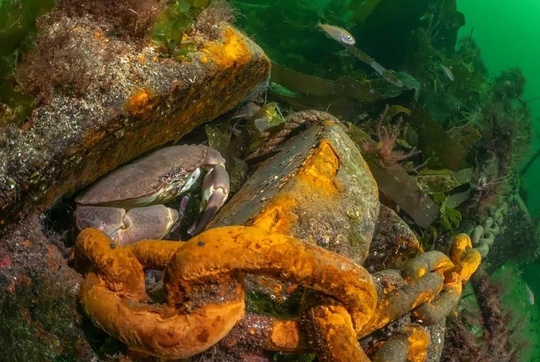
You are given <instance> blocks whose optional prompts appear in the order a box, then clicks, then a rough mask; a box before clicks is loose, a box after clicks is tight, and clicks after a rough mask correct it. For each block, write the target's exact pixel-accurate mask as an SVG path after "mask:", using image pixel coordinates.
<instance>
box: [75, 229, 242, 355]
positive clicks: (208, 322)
mask: <svg viewBox="0 0 540 362" xmlns="http://www.w3.org/2000/svg"><path fill="white" fill-rule="evenodd" d="M76 244H77V251H78V253H81V254H82V256H83V257H85V258H88V259H89V260H90V262H91V263H92V264H93V265H94V270H93V271H91V272H90V273H88V274H87V275H86V277H85V279H84V281H83V283H82V285H81V290H80V299H81V304H82V307H83V309H84V311H85V313H86V314H87V315H88V316H89V317H90V319H91V320H92V321H93V322H94V323H95V324H96V325H97V326H99V327H100V328H102V329H103V330H105V331H106V332H107V333H109V334H110V335H112V336H113V337H115V338H117V339H119V340H120V341H122V342H123V343H125V344H127V345H128V346H129V347H130V348H131V349H134V350H138V351H143V352H145V353H150V354H152V355H155V356H159V357H162V358H188V357H190V356H193V355H195V354H198V353H201V352H203V351H205V350H206V349H208V348H210V347H211V346H212V345H214V344H215V343H217V342H218V341H219V340H221V339H222V338H223V337H224V336H225V335H227V334H228V333H229V331H230V330H231V329H232V328H233V327H234V325H235V324H236V322H237V321H238V320H239V319H240V318H241V317H242V315H243V314H244V295H245V291H244V289H243V285H242V283H236V285H235V287H234V290H233V291H232V293H233V294H234V298H231V299H229V300H227V301H225V302H223V303H219V304H207V305H204V306H201V307H199V308H197V309H196V310H194V311H191V312H190V313H181V312H179V311H178V310H176V309H173V308H169V307H168V306H167V305H161V304H157V303H155V304H150V303H149V301H150V299H149V297H148V296H147V294H146V291H145V284H144V274H143V269H144V268H150V267H151V268H156V269H162V268H164V267H165V265H166V264H167V262H168V261H169V260H170V257H171V256H172V255H173V254H174V253H175V252H177V251H180V250H181V249H182V248H183V247H184V245H185V244H183V243H178V242H170V241H162V240H153V241H144V242H141V243H136V244H133V245H130V246H124V247H118V246H117V247H113V242H112V240H111V239H109V238H108V237H107V236H106V235H105V234H104V233H103V232H101V231H99V230H97V229H86V230H83V231H82V232H81V233H80V234H79V236H78V237H77V242H76Z"/></svg>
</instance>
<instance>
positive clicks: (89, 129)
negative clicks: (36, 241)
mask: <svg viewBox="0 0 540 362" xmlns="http://www.w3.org/2000/svg"><path fill="white" fill-rule="evenodd" d="M60 21H62V22H72V23H73V27H74V28H75V29H74V30H73V32H74V33H75V34H76V36H77V39H78V41H79V43H77V44H66V47H68V46H72V47H73V46H80V47H84V50H85V53H84V54H81V56H83V55H84V56H85V57H91V59H92V60H93V61H94V63H95V65H94V68H95V69H93V72H94V73H93V74H91V77H90V76H89V75H88V74H86V75H85V76H86V77H89V79H95V81H96V82H97V81H98V80H99V82H100V86H95V87H90V88H89V90H88V91H87V92H86V93H84V94H83V95H81V96H80V97H78V98H75V97H68V96H65V95H61V94H53V96H52V98H51V99H50V100H49V101H48V102H47V103H45V104H44V105H41V106H39V107H38V108H36V109H35V110H34V111H33V114H32V116H31V119H30V120H29V121H28V122H27V123H26V124H24V125H23V126H22V127H17V126H15V125H9V126H7V127H5V128H4V129H2V130H1V131H0V160H1V161H0V226H4V227H5V226H6V225H7V224H10V223H12V222H14V221H18V220H21V219H22V218H23V217H24V215H25V214H27V213H28V212H29V209H31V208H36V207H39V208H40V209H45V208H47V207H50V206H51V205H52V204H53V203H54V202H55V201H56V200H58V199H59V197H60V196H62V195H64V194H66V193H71V192H73V191H75V190H78V189H80V188H82V187H84V186H86V185H88V184H90V183H91V182H93V181H94V180H95V179H96V178H98V177H99V176H102V175H104V174H105V173H107V172H109V171H111V170H112V169H114V168H116V167H117V166H118V165H120V164H123V163H126V162H128V161H129V160H131V159H133V158H135V157H137V156H139V155H141V154H142V153H144V152H147V151H149V150H152V149H155V148H157V147H159V146H162V145H163V144H165V143H168V142H171V141H176V140H178V139H180V138H181V137H182V136H183V135H185V134H186V133H188V132H189V131H191V130H192V129H193V128H195V127H197V126H199V125H201V124H203V123H205V122H207V121H210V120H212V119H214V118H216V117H217V116H218V115H220V114H223V113H225V112H226V111H228V110H230V109H231V108H232V107H233V106H235V105H236V104H238V103H239V102H241V101H242V100H243V99H245V98H246V97H248V96H249V94H250V93H251V92H252V91H253V90H254V88H255V87H256V86H257V85H259V84H261V83H263V82H265V80H266V79H267V77H268V74H269V69H270V63H269V60H268V58H267V57H266V56H265V54H264V53H263V51H262V50H261V49H260V48H259V47H258V46H257V45H256V44H254V43H253V42H252V41H250V40H249V38H247V37H246V36H245V35H243V34H241V33H240V32H238V31H237V30H235V29H234V28H232V27H230V26H224V27H223V28H222V32H221V34H222V38H221V40H220V41H219V42H218V41H206V42H202V43H201V44H199V50H198V51H196V52H194V53H191V54H189V56H188V60H185V61H176V60H174V59H172V58H170V57H163V56H162V55H160V54H159V53H158V52H157V51H156V50H155V49H154V48H153V47H152V46H146V47H143V48H142V49H141V48H140V47H136V46H134V45H131V44H117V43H118V42H120V40H118V39H115V38H113V37H111V36H109V35H108V34H109V33H105V32H103V31H102V30H101V29H102V28H101V24H95V23H94V22H92V21H90V20H88V18H84V19H78V18H77V19H69V18H68V19H67V20H66V18H62V20H60ZM70 24H71V23H69V24H61V25H62V26H64V27H66V26H68V25H70ZM55 25H58V26H60V25H59V24H53V25H52V26H51V27H52V28H53V29H52V30H51V29H42V31H54V26H55ZM107 52H109V54H106V53H107ZM104 53H105V54H104ZM105 58H106V59H107V62H105V61H102V60H103V59H105ZM94 63H93V64H94ZM81 76H82V75H81ZM104 77H105V80H103V78H104ZM2 229H4V228H3V227H2Z"/></svg>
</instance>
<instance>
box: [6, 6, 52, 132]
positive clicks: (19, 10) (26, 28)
mask: <svg viewBox="0 0 540 362" xmlns="http://www.w3.org/2000/svg"><path fill="white" fill-rule="evenodd" d="M55 4H56V1H55V0H38V1H18V0H4V1H0V126H4V125H5V124H7V123H16V124H18V123H20V122H21V121H22V120H24V119H25V118H26V117H27V116H28V115H29V114H30V112H31V111H32V109H33V107H34V99H33V97H31V96H29V95H27V94H24V93H22V92H20V91H17V90H16V89H15V87H14V84H15V82H14V81H13V76H14V74H15V70H16V68H17V63H18V61H19V58H20V54H21V51H20V49H27V48H29V47H30V45H31V43H32V42H33V35H34V32H35V29H36V19H37V18H38V17H39V16H40V15H42V14H44V13H45V12H47V11H49V10H51V9H52V8H53V7H54V6H55Z"/></svg>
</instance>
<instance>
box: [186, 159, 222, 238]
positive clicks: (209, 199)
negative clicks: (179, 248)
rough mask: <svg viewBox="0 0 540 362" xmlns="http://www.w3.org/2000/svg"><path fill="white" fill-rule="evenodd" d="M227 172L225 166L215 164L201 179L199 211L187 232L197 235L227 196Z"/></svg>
mask: <svg viewBox="0 0 540 362" xmlns="http://www.w3.org/2000/svg"><path fill="white" fill-rule="evenodd" d="M229 183H230V181H229V174H228V173H227V171H226V170H225V166H223V165H221V164H217V165H215V166H214V167H213V168H212V169H211V170H210V171H208V173H207V174H206V175H205V176H204V179H203V184H202V187H203V195H202V200H201V213H200V214H199V217H198V218H197V220H196V221H195V222H194V223H193V225H191V226H190V228H189V229H188V234H190V235H197V234H199V233H200V232H201V231H203V230H204V229H205V228H206V226H207V225H208V223H209V222H210V220H211V219H212V217H214V215H215V214H216V212H217V211H218V210H219V208H220V207H221V206H223V204H224V203H225V201H226V200H227V197H228V196H229Z"/></svg>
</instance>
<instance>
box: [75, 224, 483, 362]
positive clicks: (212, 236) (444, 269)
mask: <svg viewBox="0 0 540 362" xmlns="http://www.w3.org/2000/svg"><path fill="white" fill-rule="evenodd" d="M76 245H77V252H76V256H77V258H78V260H79V261H89V262H90V268H89V269H88V270H87V273H86V276H85V279H84V281H83V283H82V286H81V292H80V298H81V304H82V306H83V309H84V311H85V313H86V314H87V315H88V316H89V317H90V319H91V320H92V321H93V322H94V323H95V324H96V325H97V326H98V327H100V328H101V329H103V330H104V331H106V332H107V333H109V334H110V335H112V336H113V337H115V338H117V339H119V340H120V341H122V342H123V343H125V344H126V345H128V346H129V347H130V348H131V349H133V350H137V351H142V352H145V353H148V354H151V355H155V356H159V357H162V358H188V357H190V356H193V355H196V354H198V353H201V352H203V351H205V350H207V349H208V348H210V347H211V346H213V345H214V344H216V343H218V342H219V341H222V340H223V342H222V343H227V338H225V337H227V336H228V334H229V333H230V332H231V330H232V329H233V327H235V326H236V325H238V326H241V327H242V328H248V329H249V330H250V331H251V332H252V333H247V334H246V335H247V336H248V338H253V339H254V341H253V343H252V345H257V346H260V347H261V348H263V349H266V350H273V351H286V352H299V351H309V350H314V351H315V352H316V353H317V355H318V356H319V359H320V360H324V361H370V359H369V357H368V356H367V354H366V352H365V351H364V349H363V348H362V347H361V345H360V343H358V340H359V339H360V338H362V337H365V336H367V335H369V334H370V333H372V332H374V331H376V330H378V329H380V328H382V327H384V326H385V325H387V324H388V323H389V322H391V321H393V320H395V319H397V318H400V317H401V316H403V315H405V314H407V313H409V312H412V316H413V317H414V319H415V321H416V323H414V324H411V325H409V326H408V327H407V328H406V329H405V330H404V331H402V332H401V333H399V334H396V335H394V336H392V337H391V338H390V339H388V340H387V341H386V342H385V343H384V344H383V345H382V347H380V348H379V349H378V350H377V351H376V352H375V353H374V354H373V356H371V358H372V360H373V361H388V360H398V359H395V358H401V359H399V360H409V361H423V360H425V356H426V355H427V348H428V346H429V334H428V332H427V331H426V330H425V329H424V326H426V325H432V324H435V323H438V322H439V321H440V320H442V319H443V318H444V317H445V316H446V315H448V313H449V312H450V311H451V310H453V309H454V308H455V307H456V305H457V303H458V301H459V298H460V296H461V291H462V285H463V283H464V282H466V281H467V280H468V279H469V278H470V276H471V275H472V273H474V271H475V270H476V268H477V267H478V265H479V264H480V261H481V256H480V253H479V252H478V251H477V250H476V249H473V248H472V244H471V240H470V238H469V236H468V235H466V234H460V235H458V236H457V237H456V238H455V239H454V241H453V245H452V248H451V250H450V252H449V255H450V256H446V255H445V254H443V253H441V252H437V251H429V252H426V253H424V254H421V255H419V256H417V257H416V258H415V259H413V260H411V261H410V262H409V263H408V264H407V265H406V266H405V267H404V269H403V270H402V271H401V274H399V273H397V272H396V273H397V275H398V276H399V278H398V279H400V281H399V283H397V284H395V285H382V284H381V283H380V282H377V281H376V279H377V277H376V275H374V276H372V275H370V274H369V272H367V271H366V270H365V269H364V268H363V267H361V266H359V265H356V264H355V263H353V262H352V261H351V260H350V259H348V258H347V257H344V256H341V255H339V254H336V253H333V252H330V251H328V250H326V249H324V248H321V247H318V246H316V245H312V244H308V243H306V242H304V241H302V240H299V239H296V238H294V237H290V236H286V235H282V234H277V233H272V232H269V231H265V230H263V229H260V228H257V227H249V226H229V227H221V228H215V229H210V230H208V231H205V232H203V233H201V234H199V235H197V236H195V237H193V238H192V239H190V240H189V241H187V242H173V241H163V240H143V241H139V242H137V243H134V244H129V245H126V246H115V245H114V243H113V242H112V241H111V240H110V239H109V238H108V237H107V236H106V235H105V234H104V233H102V232H101V231H99V230H97V229H85V230H83V231H82V232H81V233H80V234H79V236H78V238H77V244H76ZM82 264H84V263H81V265H82ZM147 269H157V270H163V271H164V278H163V280H164V288H163V289H164V291H165V296H164V298H163V299H162V300H160V301H155V300H152V299H151V298H150V297H149V295H148V293H147V291H146V286H145V275H144V270H147ZM246 273H249V274H264V275H269V276H273V277H276V278H278V279H280V280H283V281H289V282H292V283H295V284H298V285H301V286H304V287H306V292H305V293H304V298H303V301H302V305H301V315H300V316H299V317H298V318H297V319H289V320H286V319H278V318H273V317H268V316H259V315H256V314H253V313H245V290H244V276H245V274H246ZM256 325H258V326H260V325H264V328H263V329H264V330H258V331H257V328H255V326H256ZM233 333H234V332H233Z"/></svg>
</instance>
